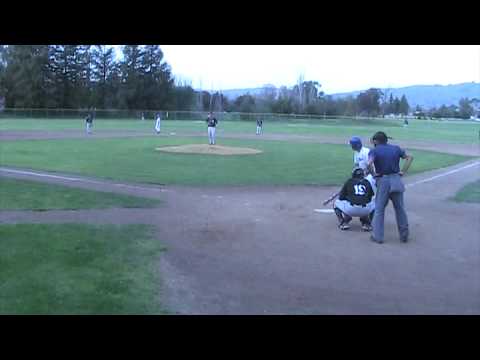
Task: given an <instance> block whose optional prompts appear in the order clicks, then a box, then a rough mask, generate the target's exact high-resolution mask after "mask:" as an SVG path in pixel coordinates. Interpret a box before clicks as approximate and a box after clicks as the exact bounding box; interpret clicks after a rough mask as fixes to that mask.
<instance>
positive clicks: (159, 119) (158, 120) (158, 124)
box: [155, 113, 161, 134]
mask: <svg viewBox="0 0 480 360" xmlns="http://www.w3.org/2000/svg"><path fill="white" fill-rule="evenodd" d="M160 121H161V118H160V113H157V119H156V121H155V131H156V132H157V134H160Z"/></svg>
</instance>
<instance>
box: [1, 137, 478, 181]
mask: <svg viewBox="0 0 480 360" xmlns="http://www.w3.org/2000/svg"><path fill="white" fill-rule="evenodd" d="M193 143H205V139H201V138H198V137H195V138H181V137H157V138H153V137H146V138H128V139H95V138H88V139H69V140H29V141H4V142H3V143H2V151H1V157H0V165H1V166H13V167H21V168H31V169H37V170H51V171H58V172H66V173H72V174H81V175H88V176H94V177H103V178H109V179H115V180H119V181H133V182H143V183H156V184H179V185H217V186H218V185H220V186H221V185H295V184H298V185H305V184H314V185H340V184H342V183H343V182H344V181H345V180H346V178H348V177H349V175H350V171H351V169H352V157H353V153H352V150H351V148H350V147H349V146H348V145H332V144H318V143H306V142H297V143H295V142H286V141H261V140H233V139H232V140H227V139H221V140H219V144H221V145H227V146H241V147H251V148H255V149H259V150H262V151H263V153H261V154H256V155H238V156H215V155H196V154H172V153H165V152H158V151H155V148H156V147H159V146H166V145H181V144H193ZM409 153H411V154H412V155H414V157H415V160H414V162H413V165H412V166H411V168H410V171H409V174H415V173H419V172H422V171H427V170H433V169H437V168H440V167H446V166H450V165H454V164H457V163H459V162H462V161H466V160H469V159H471V157H467V156H460V155H450V154H441V153H436V152H429V151H420V150H411V151H409Z"/></svg>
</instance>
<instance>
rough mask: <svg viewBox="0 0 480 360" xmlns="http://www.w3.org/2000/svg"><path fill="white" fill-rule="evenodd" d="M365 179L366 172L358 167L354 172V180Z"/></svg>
mask: <svg viewBox="0 0 480 360" xmlns="http://www.w3.org/2000/svg"><path fill="white" fill-rule="evenodd" d="M364 177H365V172H364V171H363V169H362V168H359V167H356V168H355V169H353V171H352V178H354V179H363V178H364Z"/></svg>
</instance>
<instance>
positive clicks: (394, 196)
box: [372, 174, 408, 241]
mask: <svg viewBox="0 0 480 360" xmlns="http://www.w3.org/2000/svg"><path fill="white" fill-rule="evenodd" d="M404 191H405V186H404V185H403V182H402V179H401V177H400V175H398V174H393V175H384V176H382V177H380V178H378V179H377V193H376V195H375V215H374V216H373V221H372V227H373V237H374V238H375V239H376V240H378V241H383V236H384V221H385V207H386V206H387V203H388V199H390V200H392V203H393V208H394V209H395V217H396V219H397V227H398V233H399V234H400V239H402V240H405V239H407V238H408V219H407V213H406V212H405V206H404V203H403V193H404Z"/></svg>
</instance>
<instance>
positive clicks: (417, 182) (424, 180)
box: [405, 162, 480, 187]
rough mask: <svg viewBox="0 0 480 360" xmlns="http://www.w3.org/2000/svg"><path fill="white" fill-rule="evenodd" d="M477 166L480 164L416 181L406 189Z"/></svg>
mask: <svg viewBox="0 0 480 360" xmlns="http://www.w3.org/2000/svg"><path fill="white" fill-rule="evenodd" d="M477 165H480V162H476V163H473V164H469V165H465V166H463V167H461V168H458V169H455V170H450V171H448V172H446V173H443V174H439V175H435V176H432V177H430V178H428V179H423V180H419V181H415V182H413V183H411V184H407V185H405V187H411V186H414V185H418V184H422V183H425V182H428V181H432V180H435V179H438V178H441V177H443V176H447V175H451V174H454V173H456V172H459V171H462V170H465V169H468V168H471V167H474V166H477Z"/></svg>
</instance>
